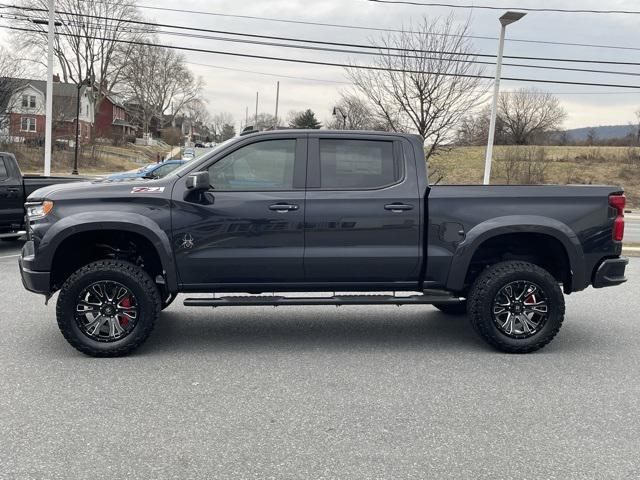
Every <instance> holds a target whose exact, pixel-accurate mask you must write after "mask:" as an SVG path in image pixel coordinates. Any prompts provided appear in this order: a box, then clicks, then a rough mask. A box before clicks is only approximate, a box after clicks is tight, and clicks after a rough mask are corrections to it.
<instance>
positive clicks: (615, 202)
mask: <svg viewBox="0 0 640 480" xmlns="http://www.w3.org/2000/svg"><path fill="white" fill-rule="evenodd" d="M626 203H627V199H626V197H625V196H624V195H610V196H609V205H610V206H611V207H613V208H615V210H616V212H617V213H616V219H615V220H614V222H613V239H614V240H615V241H617V242H621V241H622V238H623V237H624V206H625V204H626Z"/></svg>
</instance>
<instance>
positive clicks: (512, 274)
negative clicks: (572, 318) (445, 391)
mask: <svg viewBox="0 0 640 480" xmlns="http://www.w3.org/2000/svg"><path fill="white" fill-rule="evenodd" d="M523 280H524V281H532V282H534V283H536V284H537V285H538V286H540V288H542V289H543V291H544V294H545V296H546V298H547V304H548V308H549V314H548V318H547V320H546V322H545V324H544V325H543V326H542V327H541V329H540V331H538V332H536V333H535V334H533V335H532V336H531V337H528V338H519V339H516V338H512V337H510V336H508V335H507V334H505V333H503V332H502V331H500V329H499V328H498V326H497V325H496V324H495V322H494V321H493V312H492V308H493V301H494V298H495V297H496V295H497V294H498V292H499V291H500V289H501V288H502V287H504V286H505V285H507V284H509V283H511V282H514V281H523ZM468 311H469V319H470V321H471V325H472V327H473V329H474V330H475V331H476V332H478V334H479V335H480V336H481V337H482V338H483V340H485V341H486V342H487V343H488V344H489V345H491V346H492V347H494V348H496V349H497V350H500V351H502V352H506V353H530V352H534V351H536V350H539V349H541V348H542V347H544V346H545V345H547V344H548V343H549V342H551V340H553V338H554V337H555V336H556V334H557V333H558V331H559V330H560V327H561V326H562V321H563V320H564V312H565V305H564V296H563V293H562V290H561V288H560V286H559V285H558V281H557V280H556V279H555V278H553V276H551V274H550V273H549V272H547V271H546V270H544V269H543V268H540V267H538V266H537V265H534V264H532V263H528V262H520V261H510V262H501V263H497V264H495V265H493V266H491V267H489V268H487V269H486V270H484V271H483V272H482V273H481V274H480V275H479V276H478V278H477V279H476V281H475V282H474V284H473V286H472V288H471V291H470V292H469V297H468Z"/></svg>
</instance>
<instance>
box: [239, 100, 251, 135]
mask: <svg viewBox="0 0 640 480" xmlns="http://www.w3.org/2000/svg"><path fill="white" fill-rule="evenodd" d="M248 126H249V107H248V106H247V108H246V109H245V111H244V128H247V127H248ZM240 130H242V129H240Z"/></svg>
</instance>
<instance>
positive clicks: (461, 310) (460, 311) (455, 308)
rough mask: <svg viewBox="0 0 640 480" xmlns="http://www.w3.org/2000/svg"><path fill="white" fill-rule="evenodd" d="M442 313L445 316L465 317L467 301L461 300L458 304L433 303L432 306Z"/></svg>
mask: <svg viewBox="0 0 640 480" xmlns="http://www.w3.org/2000/svg"><path fill="white" fill-rule="evenodd" d="M432 305H433V306H434V307H436V308H437V309H438V310H440V311H441V312H442V313H445V314H447V315H466V314H467V301H466V300H463V301H461V302H458V303H434V304H432Z"/></svg>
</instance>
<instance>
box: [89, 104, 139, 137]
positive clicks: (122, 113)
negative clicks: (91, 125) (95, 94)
mask: <svg viewBox="0 0 640 480" xmlns="http://www.w3.org/2000/svg"><path fill="white" fill-rule="evenodd" d="M135 133H136V127H135V126H134V125H132V124H131V123H130V122H129V121H128V119H127V111H126V108H125V105H124V103H123V102H122V101H121V100H119V99H118V97H116V96H115V95H107V96H105V97H104V98H103V99H102V100H101V101H100V103H99V105H98V109H97V111H96V118H95V136H96V137H97V138H109V139H112V140H118V139H125V138H126V137H129V136H131V135H135Z"/></svg>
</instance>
